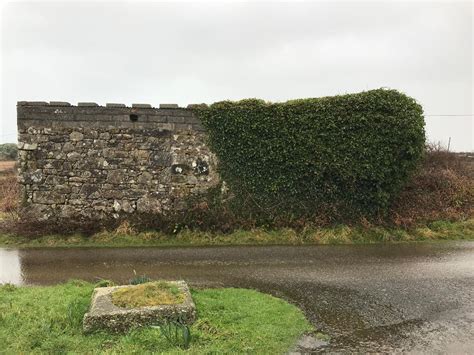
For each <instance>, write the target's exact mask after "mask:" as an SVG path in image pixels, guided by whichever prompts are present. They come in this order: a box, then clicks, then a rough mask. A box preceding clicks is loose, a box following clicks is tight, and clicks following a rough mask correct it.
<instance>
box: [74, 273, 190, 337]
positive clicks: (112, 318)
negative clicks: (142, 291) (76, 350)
mask: <svg viewBox="0 0 474 355" xmlns="http://www.w3.org/2000/svg"><path fill="white" fill-rule="evenodd" d="M167 283H169V284H171V285H175V286H177V287H178V289H179V290H180V291H181V292H182V293H183V294H184V300H183V301H182V302H181V303H177V304H166V305H156V306H147V307H139V308H122V307H118V306H116V305H115V304H114V303H113V302H112V294H113V293H114V292H115V291H116V290H118V289H121V288H132V287H137V286H139V285H137V286H131V285H126V286H114V287H100V288H96V289H94V293H93V294H92V302H91V306H90V308H89V312H88V313H86V314H85V315H84V320H83V329H84V332H92V331H95V330H107V331H110V332H114V333H120V332H126V331H128V330H130V329H132V328H136V327H142V326H148V325H153V324H159V323H162V322H166V321H174V320H178V319H181V320H182V321H184V323H186V324H192V323H193V322H194V321H195V319H196V306H195V305H194V302H193V299H192V297H191V293H190V291H189V287H188V285H187V284H186V282H184V281H167Z"/></svg>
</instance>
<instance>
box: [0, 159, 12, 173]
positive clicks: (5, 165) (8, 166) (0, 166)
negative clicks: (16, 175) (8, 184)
mask: <svg viewBox="0 0 474 355" xmlns="http://www.w3.org/2000/svg"><path fill="white" fill-rule="evenodd" d="M15 163H16V161H15V160H9V161H0V172H5V171H8V170H13V168H14V167H15Z"/></svg>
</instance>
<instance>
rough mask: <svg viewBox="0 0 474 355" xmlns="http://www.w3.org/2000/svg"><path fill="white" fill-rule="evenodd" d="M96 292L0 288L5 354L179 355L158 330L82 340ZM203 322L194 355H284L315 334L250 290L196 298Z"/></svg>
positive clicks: (83, 287) (78, 287)
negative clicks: (305, 336) (302, 338)
mask: <svg viewBox="0 0 474 355" xmlns="http://www.w3.org/2000/svg"><path fill="white" fill-rule="evenodd" d="M93 287H94V286H93V285H92V284H90V283H86V282H82V281H71V282H68V283H66V284H62V285H57V286H50V287H14V286H11V285H5V286H0V344H2V349H1V351H0V352H2V351H5V352H7V353H22V352H26V353H30V352H38V353H66V352H72V353H97V352H103V353H117V352H118V353H148V352H160V353H161V352H164V353H176V352H179V351H180V348H177V347H176V346H173V345H171V344H169V343H168V342H167V341H166V339H165V338H164V337H163V336H162V335H161V333H160V331H159V329H156V328H143V329H138V330H134V331H132V332H130V333H128V334H125V335H110V334H106V333H100V332H98V333H93V334H90V335H84V334H83V333H82V330H81V327H82V317H83V315H84V313H85V312H86V311H87V308H88V305H89V301H90V296H91V293H92V290H93ZM193 298H194V301H195V303H196V307H197V310H198V320H197V321H196V323H194V325H193V326H192V327H191V334H192V342H191V347H190V349H189V350H188V351H190V352H192V353H213V352H218V353H222V352H226V353H243V352H251V353H271V354H276V353H284V352H286V351H288V350H289V349H290V348H291V346H292V345H293V344H294V343H295V341H296V340H297V339H298V337H299V336H301V335H302V334H303V333H304V332H307V331H310V330H311V326H310V325H309V323H308V322H307V320H306V319H305V317H304V316H303V314H302V312H301V311H300V310H299V309H298V308H296V307H295V306H293V305H290V304H288V303H286V302H285V301H283V300H280V299H278V298H274V297H272V296H269V295H265V294H262V293H259V292H256V291H252V290H244V289H208V290H195V291H193Z"/></svg>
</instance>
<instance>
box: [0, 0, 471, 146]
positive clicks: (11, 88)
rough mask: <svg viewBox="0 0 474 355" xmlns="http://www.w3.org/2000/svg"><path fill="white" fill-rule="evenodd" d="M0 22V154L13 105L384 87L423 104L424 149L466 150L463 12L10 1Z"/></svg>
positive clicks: (462, 6) (271, 96) (283, 95)
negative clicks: (435, 144) (433, 145)
mask: <svg viewBox="0 0 474 355" xmlns="http://www.w3.org/2000/svg"><path fill="white" fill-rule="evenodd" d="M1 11H2V17H1V18H2V23H1V35H2V38H1V39H2V47H1V60H2V64H1V65H2V72H1V75H2V76H1V90H2V92H1V125H0V129H1V130H0V142H14V141H16V101H18V100H42V101H68V102H71V103H73V104H75V103H77V102H78V101H94V102H97V103H99V104H105V103H106V102H119V103H126V104H131V103H150V104H153V105H158V104H159V103H178V104H181V105H186V104H188V103H198V102H207V103H212V102H214V101H219V100H224V99H232V100H238V99H242V98H248V97H257V98H262V99H265V100H269V101H285V100H288V99H294V98H306V97H319V96H328V95H334V94H342V93H348V92H357V91H362V90H367V89H373V88H379V87H390V88H395V89H398V90H400V91H403V92H405V93H406V94H408V95H410V96H413V97H414V98H416V99H417V100H418V101H419V102H420V103H421V104H422V105H423V107H424V110H425V114H426V115H427V116H426V121H427V135H428V139H429V140H433V141H443V142H445V143H446V142H447V140H448V138H449V137H451V140H452V142H451V148H452V149H454V150H458V151H472V150H474V124H473V119H474V117H473V116H472V114H473V111H474V110H473V69H472V65H473V43H472V42H473V27H472V26H473V25H472V22H473V6H472V2H471V1H464V2H427V1H423V2H396V1H390V2H381V1H377V2H375V1H374V2H355V1H354V2H338V1H330V2H321V1H320V2H312V3H309V2H303V3H277V2H265V3H232V2H226V3H211V2H199V3H160V2H121V3H118V2H114V3H111V2H29V3H27V2H19V1H10V2H7V3H6V4H4V5H3V6H2V8H1ZM432 115H458V116H432ZM460 115H464V116H460Z"/></svg>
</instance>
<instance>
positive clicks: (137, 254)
mask: <svg viewBox="0 0 474 355" xmlns="http://www.w3.org/2000/svg"><path fill="white" fill-rule="evenodd" d="M134 272H136V273H137V274H138V275H141V274H146V275H147V276H149V277H152V278H164V279H184V280H186V281H188V282H189V283H190V284H191V285H193V286H194V287H209V286H212V287H214V286H217V287H218V286H233V287H248V288H255V289H258V290H260V291H263V292H267V293H271V294H273V295H275V296H279V297H282V298H285V299H287V300H289V301H290V302H292V303H295V304H297V305H298V306H300V307H301V308H302V309H303V311H304V312H305V314H306V316H307V317H308V318H309V319H310V321H311V322H312V323H313V324H314V325H315V326H316V327H317V328H318V329H320V330H321V331H323V332H325V333H327V334H329V335H330V336H331V341H330V342H329V344H328V345H326V346H324V347H322V348H320V349H318V352H337V351H339V352H349V351H351V352H400V351H401V352H407V351H408V352H423V353H474V242H443V243H420V244H398V245H372V246H370V245H369V246H304V247H303V246H302V247H288V246H272V247H212V248H169V249H155V248H141V249H31V250H5V249H0V282H14V283H18V284H52V283H57V282H61V281H65V280H68V279H71V278H78V279H85V280H91V281H93V280H94V279H97V278H106V279H113V280H115V281H118V282H123V281H127V280H128V279H130V278H132V277H133V276H134ZM282 322H283V323H284V319H282Z"/></svg>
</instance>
